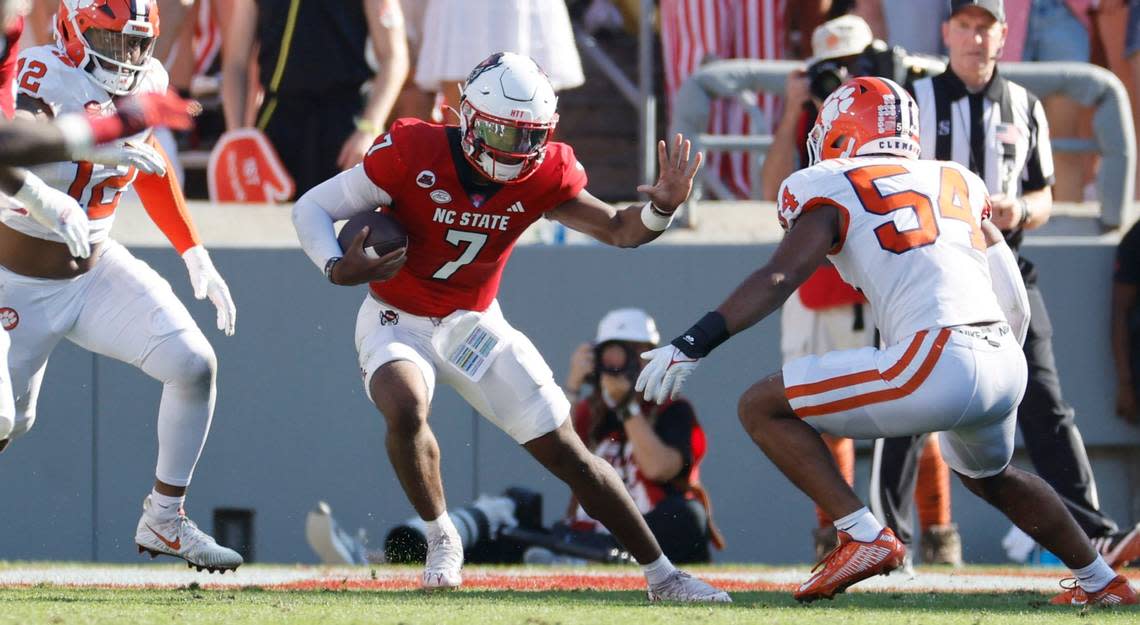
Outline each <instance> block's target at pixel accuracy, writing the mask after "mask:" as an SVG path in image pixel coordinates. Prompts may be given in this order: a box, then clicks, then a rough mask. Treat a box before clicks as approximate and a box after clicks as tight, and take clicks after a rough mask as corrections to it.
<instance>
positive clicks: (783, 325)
mask: <svg viewBox="0 0 1140 625" xmlns="http://www.w3.org/2000/svg"><path fill="white" fill-rule="evenodd" d="M812 54H813V56H812V58H810V59H808V61H807V69H806V71H799V72H796V73H793V74H791V75H789V76H788V82H787V87H786V92H785V109H784V115H783V118H782V119H781V121H780V124H779V127H778V128H777V130H776V134H775V136H774V137H773V140H772V147H771V148H770V149H769V150H768V154H767V156H766V158H765V159H764V164H763V168H762V169H761V176H762V178H763V180H764V189H765V196H766V197H765V198H764V199H766V200H775V199H776V198H775V192H776V189H778V188H779V184H780V182H781V181H782V180H783V179H784V178H786V177H787V176H788V175H790V174H791V173H792V172H793V171H795V170H797V169H800V168H801V167H802V166H804V164H806V163H807V154H806V145H807V135H808V130H809V129H810V128H811V126H812V124H813V123H814V122H815V118H816V114H817V110H818V107H819V105H820V103H821V102H823V100H824V99H826V98H827V96H828V95H829V94H830V93H831V92H832V91H833V90H835V88H837V87H838V86H839V85H841V84H843V83H844V82H846V81H847V80H849V79H851V78H854V77H856V76H885V77H887V78H891V79H893V80H895V81H896V82H898V83H900V84H907V83H908V82H910V81H913V80H914V79H915V78H917V77H921V76H922V75H923V74H925V73H926V72H927V71H929V70H930V69H932V68H938V67H939V66H938V64H937V62H935V61H933V60H931V59H927V58H925V57H916V56H910V55H908V54H907V53H906V52H905V51H904V50H903V49H902V48H898V47H895V48H888V47H887V46H886V44H884V43H883V42H882V41H878V40H876V39H875V38H874V36H873V35H872V33H871V28H870V27H869V26H868V25H867V23H866V22H865V21H863V19H862V18H860V17H858V16H855V15H844V16H842V17H837V18H835V19H832V20H830V21H827V22H824V23H823V24H821V25H820V26H819V27H818V28H816V29H815V31H814V32H813V33H812ZM865 306H866V300H865V299H864V298H863V296H862V294H860V293H859V292H858V291H856V290H855V289H854V288H852V287H851V286H850V285H848V284H847V283H846V282H844V281H843V280H842V278H840V277H839V272H837V271H836V270H835V268H834V267H832V266H831V265H830V264H827V265H823V266H821V267H820V268H819V269H818V270H816V272H815V273H814V274H812V276H811V277H810V278H808V280H807V281H806V282H804V284H803V285H802V286H801V287H800V288H799V290H798V291H797V293H796V294H795V295H793V296H792V297H790V298H788V300H787V302H786V303H785V304H784V307H783V309H782V310H781V313H780V348H781V351H782V355H783V358H784V362H789V361H791V360H795V359H797V358H801V357H803V356H807V355H811V354H823V353H826V352H829V351H834V350H844V349H856V348H859V347H865V346H869V345H873V344H874V336H875V331H874V328H873V327H872V326H871V324H870V314H869V312H868V311H867V310H866V309H865ZM823 438H824V442H825V443H826V444H827V446H828V448H829V449H830V450H831V454H832V456H833V457H834V458H835V462H836V464H837V465H838V466H839V468H840V472H841V473H842V474H843V476H844V477H845V478H846V479H847V481H848V483H851V484H853V483H854V481H855V447H854V444H853V442H852V441H851V440H850V439H847V438H834V437H831V436H826V435H825V436H824V437H823ZM928 446H929V449H926V450H924V453H923V454H921V456H916V458H915V460H916V462H917V463H918V464H917V468H918V469H919V481H918V484H917V485H918V490H919V496H918V497H917V499H916V500H917V501H918V504H919V506H918V508H919V510H918V512H919V518H920V521H921V525H922V527H923V529H924V536H923V549H924V552H923V560H924V561H925V562H927V563H946V564H958V563H960V562H961V541H960V540H959V538H958V534H957V530H956V529H955V528H954V526H953V525H952V524H951V523H950V478H949V469H948V467H947V466H946V464H945V462H943V461H942V459H941V456H940V455H939V453H938V443H937V439H936V438H935V437H931V438H930V442H929V443H928ZM816 518H817V521H818V523H819V525H818V527H816V528H815V529H814V530H813V531H812V541H813V543H814V547H815V556H816V559H817V560H820V559H822V558H823V557H824V556H825V555H826V554H827V553H828V552H830V551H831V550H832V548H834V547H835V544H836V540H837V538H836V534H835V526H834V525H833V524H832V519H830V518H828V517H827V515H826V514H824V512H823V511H822V510H820V509H819V508H818V507H817V508H816ZM908 542H909V541H908Z"/></svg>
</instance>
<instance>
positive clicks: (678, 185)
mask: <svg viewBox="0 0 1140 625" xmlns="http://www.w3.org/2000/svg"><path fill="white" fill-rule="evenodd" d="M691 147H692V146H691V144H690V143H689V141H688V140H687V139H685V138H684V137H682V136H681V135H680V134H677V135H676V136H675V137H674V138H673V145H672V147H671V148H669V149H668V150H667V149H666V147H665V142H664V141H658V142H657V161H658V167H659V169H660V172H661V173H660V175H659V176H658V178H657V183H656V184H654V185H652V186H650V185H644V184H643V185H640V186H638V187H637V191H638V192H639V193H645V194H646V195H648V196H649V202H650V203H648V204H644V205H634V206H629V207H626V208H625V209H622V210H617V209H615V208H614V207H612V206H610V205H609V204H607V203H605V202H603V201H601V200H599V199H598V198H596V197H594V196H593V195H590V193H589V192H588V191H586V190H584V189H583V190H582V192H580V193H579V194H578V195H577V197H575V198H574V199H572V200H568V201H566V202H563V203H562V204H560V205H559V206H557V207H556V208H555V209H554V210H552V211H549V212H548V213H547V216H549V217H550V218H551V219H555V220H557V221H559V222H561V223H563V224H565V225H566V227H568V228H571V229H574V230H577V231H578V232H583V233H585V234H588V235H590V236H592V237H594V238H595V239H597V240H599V241H601V242H602V243H606V244H607V245H613V246H616V247H637V246H638V245H641V244H643V243H648V242H650V241H652V240H653V239H656V238H657V237H659V236H661V233H662V232H664V231H665V229H666V228H668V227H669V223H670V222H671V221H672V220H673V213H674V212H676V210H677V207H678V206H680V205H681V203H682V202H684V201H685V200H686V199H688V198H689V192H690V191H692V189H693V177H695V176H696V175H697V172H698V171H700V169H701V162H702V160H703V157H702V155H701V154H700V153H697V155H696V156H695V157H694V158H692V159H690V158H689V152H690V149H691Z"/></svg>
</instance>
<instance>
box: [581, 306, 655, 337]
mask: <svg viewBox="0 0 1140 625" xmlns="http://www.w3.org/2000/svg"><path fill="white" fill-rule="evenodd" d="M660 340H661V334H660V333H659V332H657V322H656V321H654V320H653V317H650V316H649V314H648V313H646V312H645V311H644V310H641V309H640V308H619V309H617V310H611V311H610V312H608V313H606V316H605V317H602V320H601V321H599V322H598V335H597V336H596V337H595V338H594V343H595V344H598V345H601V344H602V343H605V342H606V341H629V342H630V343H652V344H653V345H656V344H657V343H658V341H660Z"/></svg>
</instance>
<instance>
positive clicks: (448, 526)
mask: <svg viewBox="0 0 1140 625" xmlns="http://www.w3.org/2000/svg"><path fill="white" fill-rule="evenodd" d="M424 524H425V525H427V538H428V539H429V540H430V539H432V538H436V537H437V536H440V535H441V534H444V533H447V534H451V535H452V536H456V535H458V534H459V530H457V529H455V524H454V523H452V522H451V517H450V516H448V515H447V510H444V511H443V514H441V515H439V518H438V519H436V520H434V521H425V522H424Z"/></svg>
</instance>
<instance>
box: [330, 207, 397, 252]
mask: <svg viewBox="0 0 1140 625" xmlns="http://www.w3.org/2000/svg"><path fill="white" fill-rule="evenodd" d="M364 226H368V227H369V228H370V230H369V231H368V237H367V238H365V239H364V253H365V254H366V255H367V256H368V257H369V258H379V257H381V256H383V255H384V254H387V253H388V252H391V251H392V250H397V249H400V248H401V247H407V245H408V233H407V231H405V230H404V226H402V225H400V222H398V221H396V220H395V219H394V218H393V217H392V216H390V215H387V214H385V213H380V212H376V211H373V212H368V213H361V214H359V215H356V216H354V217H353V218H352V219H349V220H348V221H347V222H345V224H344V227H342V228H341V229H340V234H338V235H337V237H336V240H337V242H338V243H340V249H341V251H342V252H347V251H348V246H349V244H350V243H352V239H353V238H355V237H356V235H357V234H358V233H359V232H360V230H361V229H362V228H364Z"/></svg>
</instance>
